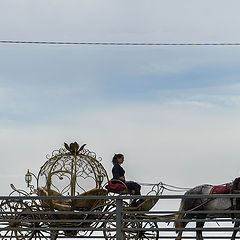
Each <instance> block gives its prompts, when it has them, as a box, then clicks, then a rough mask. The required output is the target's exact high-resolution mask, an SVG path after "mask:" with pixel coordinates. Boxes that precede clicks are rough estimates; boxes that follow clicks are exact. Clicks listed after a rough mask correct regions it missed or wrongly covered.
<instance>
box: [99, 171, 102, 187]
mask: <svg viewBox="0 0 240 240" xmlns="http://www.w3.org/2000/svg"><path fill="white" fill-rule="evenodd" d="M102 182H103V175H102V174H101V173H99V174H98V186H99V187H101V185H102Z"/></svg>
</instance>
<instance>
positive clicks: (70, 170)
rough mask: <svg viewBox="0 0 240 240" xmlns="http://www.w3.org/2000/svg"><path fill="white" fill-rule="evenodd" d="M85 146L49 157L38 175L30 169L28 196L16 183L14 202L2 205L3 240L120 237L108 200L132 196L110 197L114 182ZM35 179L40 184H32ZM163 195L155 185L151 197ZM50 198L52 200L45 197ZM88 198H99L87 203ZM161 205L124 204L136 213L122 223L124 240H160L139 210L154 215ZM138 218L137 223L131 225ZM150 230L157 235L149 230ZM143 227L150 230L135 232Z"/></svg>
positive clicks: (73, 145)
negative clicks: (100, 234) (152, 211)
mask: <svg viewBox="0 0 240 240" xmlns="http://www.w3.org/2000/svg"><path fill="white" fill-rule="evenodd" d="M85 145H86V144H84V145H82V146H79V144H78V143H77V142H74V143H71V144H70V145H68V144H66V143H64V147H63V148H60V149H59V150H56V151H53V152H52V154H51V155H50V156H47V161H46V162H45V163H44V164H43V166H42V167H41V168H40V171H39V173H38V174H37V175H35V174H34V173H32V172H30V171H29V170H28V171H27V174H26V175H25V181H26V183H27V185H28V188H29V192H27V191H25V190H20V189H17V188H16V187H15V186H14V185H13V184H11V187H12V189H13V191H12V192H11V193H10V198H7V199H3V200H2V201H1V203H0V211H1V215H0V227H1V237H2V239H19V240H20V239H21V240H30V239H49V238H50V239H51V240H55V239H57V238H58V237H59V236H61V235H64V236H65V237H78V238H79V237H90V236H91V235H92V234H94V231H93V229H102V231H103V236H104V237H105V239H106V240H108V239H114V238H115V235H116V232H115V231H113V230H112V229H115V228H116V221H115V220H116V219H115V212H116V199H114V198H107V196H111V195H114V194H129V192H127V191H125V190H124V191H113V192H114V193H110V192H109V191H108V190H107V189H106V188H105V186H106V185H107V184H108V183H110V182H111V181H109V178H108V175H107V172H106V170H105V168H104V167H103V165H102V163H101V158H97V156H96V154H95V153H94V152H91V151H89V150H87V149H86V148H85ZM33 180H35V181H36V185H34V184H32V181H33ZM121 184H122V183H121ZM162 191H163V188H162V186H161V184H156V185H154V186H153V187H152V189H151V190H150V192H149V193H148V194H149V195H160V194H162ZM16 196H19V197H23V198H16ZM34 196H38V198H36V197H34ZM48 196H50V197H52V198H46V197H48ZM84 196H95V197H93V198H90V199H86V198H84ZM102 196H106V197H105V198H104V197H102ZM11 197H12V198H11ZM14 197H15V198H14ZM156 202H157V200H156V199H151V198H150V199H145V200H144V201H143V202H142V203H141V204H140V205H139V206H137V207H135V208H132V207H130V203H129V201H124V202H123V209H124V210H126V211H128V210H131V211H133V213H131V211H130V212H128V213H125V214H124V218H125V219H129V221H124V222H123V228H124V229H126V230H125V231H124V238H125V239H144V238H145V236H148V237H149V236H150V237H151V239H158V231H157V223H156V222H155V223H151V222H150V221H149V222H148V221H144V222H141V219H148V218H149V216H148V215H147V214H140V213H139V214H138V211H149V210H150V209H151V208H153V206H154V205H155V204H156ZM97 213H98V214H97ZM99 213H100V214H99ZM101 213H102V214H101ZM134 219H137V220H138V221H131V220H134ZM148 227H151V229H153V228H156V230H151V231H150V230H149V231H148V230H147V229H148ZM139 228H146V231H139V230H136V231H132V229H139ZM128 229H129V231H128ZM2 230H4V231H2ZM130 230H131V231H130Z"/></svg>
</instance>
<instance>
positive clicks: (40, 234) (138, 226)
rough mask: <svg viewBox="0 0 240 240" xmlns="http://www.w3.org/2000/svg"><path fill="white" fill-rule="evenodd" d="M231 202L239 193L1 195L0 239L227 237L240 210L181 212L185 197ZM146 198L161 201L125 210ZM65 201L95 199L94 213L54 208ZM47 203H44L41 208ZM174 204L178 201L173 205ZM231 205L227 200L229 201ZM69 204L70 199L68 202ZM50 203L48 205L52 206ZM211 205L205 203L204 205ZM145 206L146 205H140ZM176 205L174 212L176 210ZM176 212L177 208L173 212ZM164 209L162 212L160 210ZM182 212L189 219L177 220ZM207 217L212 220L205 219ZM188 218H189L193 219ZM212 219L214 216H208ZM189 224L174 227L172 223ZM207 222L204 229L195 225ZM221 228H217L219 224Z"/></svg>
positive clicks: (232, 229)
mask: <svg viewBox="0 0 240 240" xmlns="http://www.w3.org/2000/svg"><path fill="white" fill-rule="evenodd" d="M200 196H201V199H205V200H207V201H208V202H210V199H221V201H222V202H223V203H224V199H225V200H226V199H232V200H231V202H233V203H234V202H235V201H236V199H238V198H240V196H239V195H236V194H231V195H230V194H224V195H217V194H216V195H215V194H214V195H161V196H149V195H148V196H79V197H37V196H36V197H32V196H31V197H27V196H24V197H17V196H16V197H15V196H14V197H13V196H2V197H0V234H1V235H0V237H1V239H21V240H24V239H26V240H30V239H52V240H54V239H58V238H83V239H88V238H93V239H101V238H104V239H106V240H108V239H116V240H123V239H175V238H176V236H177V234H176V233H175V232H176V231H183V236H182V238H183V239H196V234H195V232H196V231H203V235H204V239H229V238H230V236H231V234H232V232H233V231H234V230H237V231H238V230H240V228H239V227H236V226H235V227H234V224H235V223H239V222H240V218H239V217H240V211H239V210H236V209H235V208H231V207H230V208H229V209H227V210H203V209H201V207H203V206H204V201H205V200H203V202H202V203H203V204H202V206H201V207H199V208H198V207H196V208H194V209H190V210H187V211H183V210H182V211H178V208H179V205H180V200H181V199H186V198H187V199H199V197H200ZM134 198H137V199H144V200H145V201H148V200H151V199H155V200H159V201H158V203H157V205H155V206H154V208H153V209H151V210H149V211H148V210H147V211H145V210H144V208H141V209H140V210H141V211H140V210H139V209H138V208H129V207H127V206H128V204H129V201H131V200H133V199H134ZM65 200H71V201H72V200H78V201H82V200H88V201H91V200H95V201H94V204H95V206H93V207H92V208H91V209H87V208H86V209H84V207H82V208H78V209H74V208H72V209H70V210H64V209H63V210H61V209H56V208H55V205H54V204H53V203H54V201H58V204H60V203H59V202H61V201H62V203H61V204H60V207H61V205H62V206H63V207H64V201H65ZM43 201H44V204H43ZM172 201H175V202H172ZM227 201H228V200H227ZM68 202H69V201H68ZM46 203H49V204H48V205H47V204H46ZM206 203H207V202H206ZM142 204H144V202H143V203H142ZM174 207H175V208H174ZM169 208H174V210H169ZM157 209H161V210H157ZM179 214H183V216H186V215H187V216H188V218H184V217H182V218H178V219H176V218H175V217H176V216H177V215H179ZM206 215H207V216H208V217H207V218H206ZM189 216H190V217H189ZM209 216H211V217H209ZM177 222H178V223H189V226H186V227H183V226H181V227H179V226H178V227H177V228H176V227H175V226H174V223H177ZM198 223H206V226H205V227H202V226H201V227H199V226H197V227H196V226H195V225H196V224H198ZM217 224H218V225H217ZM236 238H240V237H239V236H237V237H236Z"/></svg>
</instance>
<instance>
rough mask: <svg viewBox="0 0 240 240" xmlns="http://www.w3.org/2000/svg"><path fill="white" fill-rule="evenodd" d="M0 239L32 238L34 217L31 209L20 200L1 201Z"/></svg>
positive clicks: (26, 239) (22, 239) (24, 239)
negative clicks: (0, 229) (0, 230)
mask: <svg viewBox="0 0 240 240" xmlns="http://www.w3.org/2000/svg"><path fill="white" fill-rule="evenodd" d="M0 209H1V210H0V211H1V212H0V214H1V220H0V225H1V228H2V229H5V231H2V232H3V233H1V237H2V239H16V240H30V239H33V237H34V234H35V230H34V229H33V228H34V227H35V226H36V223H35V222H33V221H32V220H35V219H36V216H35V215H34V214H33V212H32V209H31V208H30V207H29V206H28V204H27V203H25V202H22V201H16V200H14V201H7V200H6V201H3V202H2V203H1V205H0Z"/></svg>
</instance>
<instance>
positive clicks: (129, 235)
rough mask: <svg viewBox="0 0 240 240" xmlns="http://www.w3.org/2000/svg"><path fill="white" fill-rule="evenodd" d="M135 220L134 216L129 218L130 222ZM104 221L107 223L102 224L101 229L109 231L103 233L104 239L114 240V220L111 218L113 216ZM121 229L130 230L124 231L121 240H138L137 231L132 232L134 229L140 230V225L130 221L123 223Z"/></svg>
mask: <svg viewBox="0 0 240 240" xmlns="http://www.w3.org/2000/svg"><path fill="white" fill-rule="evenodd" d="M125 219H126V218H125ZM135 219H136V218H135V216H131V220H135ZM106 220H107V222H105V223H104V225H103V228H107V229H109V230H107V229H106V230H104V231H103V234H104V237H105V239H106V240H110V239H116V222H115V218H114V217H113V215H109V216H108V217H107V219H106ZM123 228H125V229H129V230H130V231H128V230H124V232H123V239H126V240H133V239H139V231H138V230H136V231H135V230H134V229H136V228H140V225H139V223H138V222H132V221H129V222H123Z"/></svg>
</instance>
